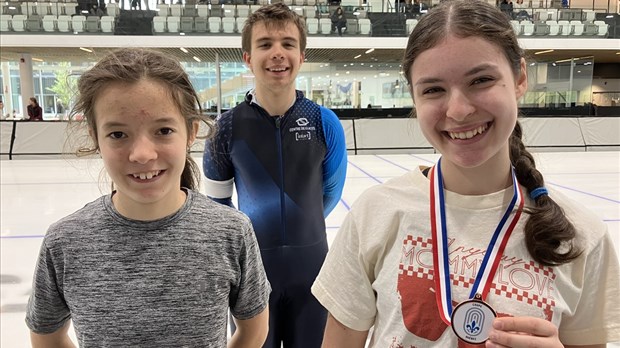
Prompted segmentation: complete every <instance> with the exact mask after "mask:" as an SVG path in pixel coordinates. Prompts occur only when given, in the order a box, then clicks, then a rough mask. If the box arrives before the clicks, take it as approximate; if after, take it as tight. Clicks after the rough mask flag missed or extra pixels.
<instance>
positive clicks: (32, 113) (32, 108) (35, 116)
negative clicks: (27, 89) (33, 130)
mask: <svg viewBox="0 0 620 348" xmlns="http://www.w3.org/2000/svg"><path fill="white" fill-rule="evenodd" d="M27 109H28V117H29V119H30V121H43V108H41V106H39V102H37V98H34V97H32V98H30V104H28V108H27Z"/></svg>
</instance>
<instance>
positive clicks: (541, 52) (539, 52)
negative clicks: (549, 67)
mask: <svg viewBox="0 0 620 348" xmlns="http://www.w3.org/2000/svg"><path fill="white" fill-rule="evenodd" d="M549 52H553V50H545V51H538V52H534V54H543V53H549Z"/></svg>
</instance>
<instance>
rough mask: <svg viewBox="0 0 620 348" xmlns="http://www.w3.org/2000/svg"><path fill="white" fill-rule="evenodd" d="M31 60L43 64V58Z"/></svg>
mask: <svg viewBox="0 0 620 348" xmlns="http://www.w3.org/2000/svg"><path fill="white" fill-rule="evenodd" d="M31 59H32V60H34V61H35V62H42V61H43V59H41V58H31Z"/></svg>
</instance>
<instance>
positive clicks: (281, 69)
mask: <svg viewBox="0 0 620 348" xmlns="http://www.w3.org/2000/svg"><path fill="white" fill-rule="evenodd" d="M269 70H270V71H275V72H280V71H284V70H286V68H271V69H269Z"/></svg>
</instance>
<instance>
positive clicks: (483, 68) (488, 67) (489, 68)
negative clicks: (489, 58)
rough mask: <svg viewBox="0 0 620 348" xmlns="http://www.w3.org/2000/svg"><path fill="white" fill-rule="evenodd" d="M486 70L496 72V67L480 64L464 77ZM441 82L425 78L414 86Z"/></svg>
mask: <svg viewBox="0 0 620 348" xmlns="http://www.w3.org/2000/svg"><path fill="white" fill-rule="evenodd" d="M486 70H497V66H495V65H493V64H480V65H478V66H475V67H473V68H472V69H470V70H469V71H467V72H466V73H465V76H466V77H467V76H472V75H476V74H478V73H479V72H482V71H486ZM442 81H443V80H442V79H440V78H436V77H427V78H422V79H420V80H418V81H417V82H416V83H415V84H414V85H415V86H417V85H423V84H429V83H437V82H442Z"/></svg>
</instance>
